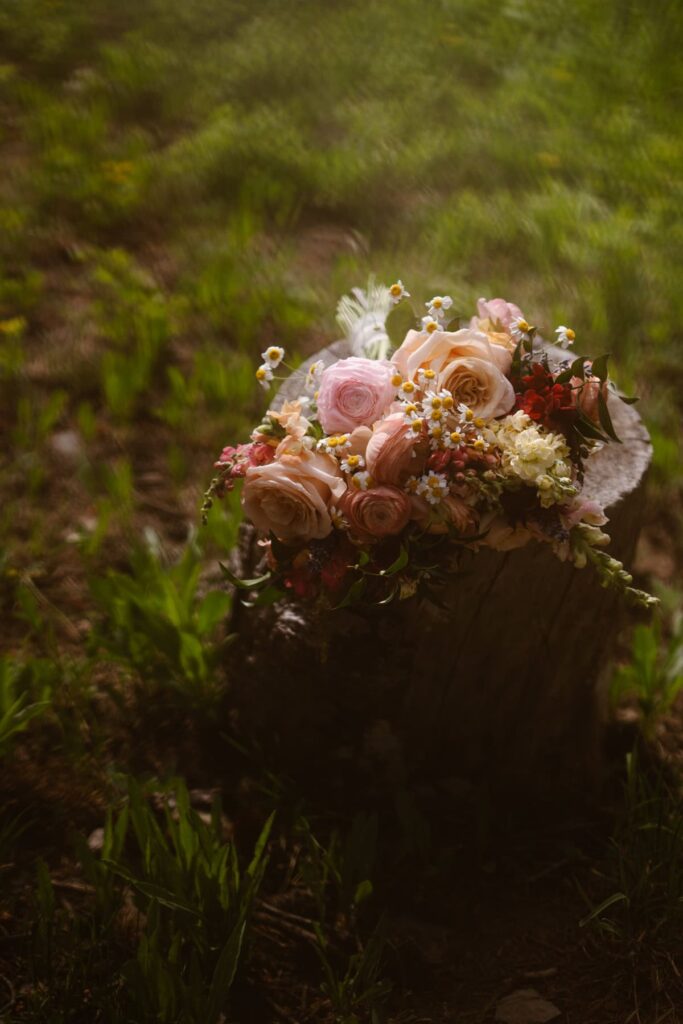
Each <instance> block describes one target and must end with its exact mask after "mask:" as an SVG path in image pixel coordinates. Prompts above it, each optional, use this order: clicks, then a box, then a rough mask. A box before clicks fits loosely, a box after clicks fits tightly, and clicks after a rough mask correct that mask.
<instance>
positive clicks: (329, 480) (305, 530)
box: [242, 451, 345, 544]
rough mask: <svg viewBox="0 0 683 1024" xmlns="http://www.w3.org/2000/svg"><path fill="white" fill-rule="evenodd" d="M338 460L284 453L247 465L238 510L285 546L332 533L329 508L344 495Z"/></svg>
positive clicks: (311, 454) (322, 456)
mask: <svg viewBox="0 0 683 1024" xmlns="http://www.w3.org/2000/svg"><path fill="white" fill-rule="evenodd" d="M344 490H345V484H344V480H343V479H342V477H341V474H340V471H339V467H338V465H337V463H336V461H335V460H334V459H332V458H330V456H328V455H322V454H320V453H319V452H307V451H303V452H302V453H301V454H300V455H283V456H281V457H280V458H279V459H277V460H276V461H275V462H270V463H268V464H267V465H263V466H250V467H249V469H248V470H247V472H246V476H245V479H244V487H243V489H242V507H243V508H244V512H245V514H246V516H247V517H248V518H249V519H250V520H251V521H252V523H253V524H254V526H255V527H256V529H257V530H260V531H261V532H262V533H271V532H272V533H274V534H275V536H276V537H277V538H278V539H279V540H281V541H283V542H284V543H286V544H287V543H294V542H297V541H308V540H312V539H314V538H321V537H327V535H328V534H329V533H331V531H332V520H331V519H330V514H329V511H328V507H329V505H330V504H331V503H332V502H333V501H336V500H338V499H339V498H340V497H341V495H342V494H343V493H344Z"/></svg>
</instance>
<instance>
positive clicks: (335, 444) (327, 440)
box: [317, 434, 351, 455]
mask: <svg viewBox="0 0 683 1024" xmlns="http://www.w3.org/2000/svg"><path fill="white" fill-rule="evenodd" d="M317 447H318V450H319V451H321V452H325V454H326V455H341V454H342V452H343V451H344V449H345V448H350V447H351V438H350V437H349V435H348V434H331V435H330V436H329V437H323V438H322V439H321V440H320V441H318V445H317Z"/></svg>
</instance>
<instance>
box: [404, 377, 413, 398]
mask: <svg viewBox="0 0 683 1024" xmlns="http://www.w3.org/2000/svg"><path fill="white" fill-rule="evenodd" d="M414 390H415V385H414V384H413V382H412V380H405V381H404V382H403V384H401V391H402V392H403V394H404V395H412V393H413V391H414Z"/></svg>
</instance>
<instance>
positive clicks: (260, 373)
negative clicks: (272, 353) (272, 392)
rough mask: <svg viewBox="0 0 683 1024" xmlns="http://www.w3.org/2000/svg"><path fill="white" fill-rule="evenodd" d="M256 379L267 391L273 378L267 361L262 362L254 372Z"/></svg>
mask: <svg viewBox="0 0 683 1024" xmlns="http://www.w3.org/2000/svg"><path fill="white" fill-rule="evenodd" d="M254 376H255V377H256V380H257V381H258V382H259V384H260V385H261V387H262V388H263V389H264V391H267V390H268V388H269V387H270V382H271V381H272V379H273V371H272V370H271V368H270V366H269V365H268V363H262V364H261V366H259V368H258V370H257V371H256V373H255V374H254Z"/></svg>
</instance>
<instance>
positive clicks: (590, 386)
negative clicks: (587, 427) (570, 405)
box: [570, 377, 609, 427]
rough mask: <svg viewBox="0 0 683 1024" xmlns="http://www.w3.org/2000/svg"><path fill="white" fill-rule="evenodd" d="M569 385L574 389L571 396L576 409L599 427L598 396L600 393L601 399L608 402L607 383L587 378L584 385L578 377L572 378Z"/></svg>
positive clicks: (595, 378) (594, 378)
mask: <svg viewBox="0 0 683 1024" xmlns="http://www.w3.org/2000/svg"><path fill="white" fill-rule="evenodd" d="M570 384H571V386H572V388H574V389H575V390H574V392H573V394H574V397H575V399H576V405H577V406H578V408H579V409H580V410H581V412H582V413H583V414H584V416H587V417H588V419H589V420H590V421H591V422H592V423H595V425H596V426H597V427H599V426H600V413H599V411H598V395H599V394H600V392H601V391H602V397H603V398H604V399H605V401H607V400H608V396H609V390H608V388H607V382H606V381H603V382H602V383H601V382H600V381H599V380H598V379H597V377H589V378H588V380H586V381H585V383H584V382H583V381H582V380H581V378H580V377H572V379H571V381H570ZM582 385H583V386H582Z"/></svg>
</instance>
